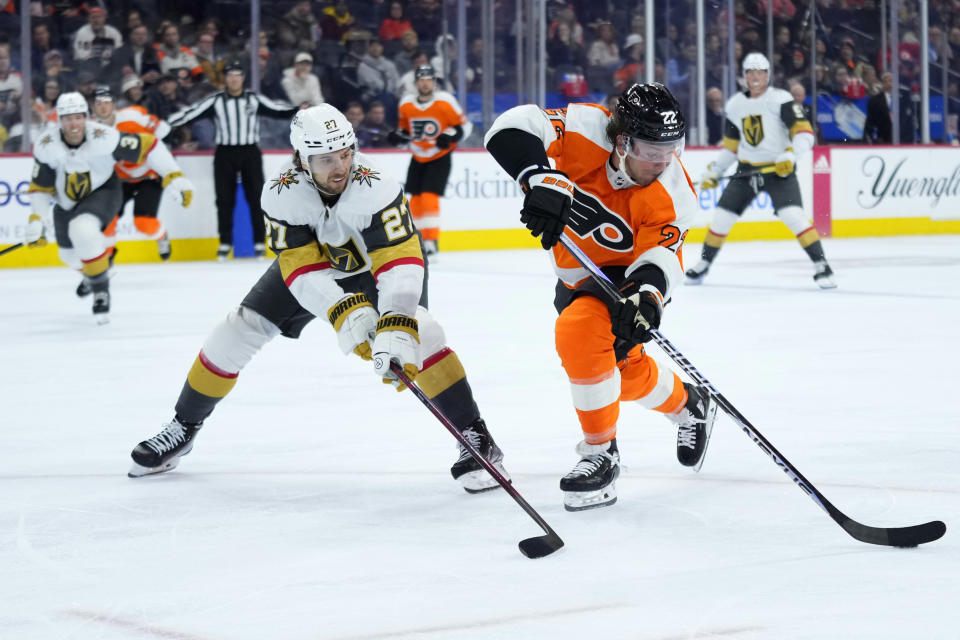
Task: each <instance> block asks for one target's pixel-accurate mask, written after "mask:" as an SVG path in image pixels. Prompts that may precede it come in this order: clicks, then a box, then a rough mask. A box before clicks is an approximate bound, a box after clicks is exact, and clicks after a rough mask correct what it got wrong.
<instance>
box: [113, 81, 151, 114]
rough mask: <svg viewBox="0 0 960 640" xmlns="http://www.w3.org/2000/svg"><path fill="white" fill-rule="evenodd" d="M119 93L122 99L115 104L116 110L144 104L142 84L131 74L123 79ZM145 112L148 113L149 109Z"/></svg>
mask: <svg viewBox="0 0 960 640" xmlns="http://www.w3.org/2000/svg"><path fill="white" fill-rule="evenodd" d="M120 92H121V94H122V96H123V97H122V98H120V100H119V101H118V102H117V108H118V109H123V108H124V107H133V106H142V105H143V103H144V102H145V100H144V94H143V82H142V81H141V80H140V78H138V77H137V76H135V75H134V74H132V73H131V74H130V75H127V76H124V77H123V82H122V83H121V84H120ZM147 111H149V109H147Z"/></svg>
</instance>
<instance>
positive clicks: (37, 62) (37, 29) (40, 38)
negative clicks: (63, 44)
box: [30, 22, 53, 78]
mask: <svg viewBox="0 0 960 640" xmlns="http://www.w3.org/2000/svg"><path fill="white" fill-rule="evenodd" d="M32 34H33V37H32V39H31V40H30V67H31V69H32V70H33V75H34V77H35V78H42V71H43V56H45V55H47V52H48V51H50V50H52V49H53V44H52V41H51V38H50V27H49V26H48V25H47V23H46V22H38V23H36V24H34V25H33V28H32Z"/></svg>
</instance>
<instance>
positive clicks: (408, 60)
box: [393, 29, 420, 76]
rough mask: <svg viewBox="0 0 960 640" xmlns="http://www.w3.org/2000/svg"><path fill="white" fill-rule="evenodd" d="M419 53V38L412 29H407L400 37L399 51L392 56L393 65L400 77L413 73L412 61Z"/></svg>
mask: <svg viewBox="0 0 960 640" xmlns="http://www.w3.org/2000/svg"><path fill="white" fill-rule="evenodd" d="M418 53H420V38H419V37H418V36H417V32H416V31H414V30H413V29H407V30H406V31H405V32H404V33H403V35H402V36H400V51H398V52H397V54H396V55H395V56H393V65H394V66H395V67H396V68H397V73H399V74H400V75H401V76H402V75H403V74H405V73H406V72H408V71H413V68H414V67H413V59H414V58H415V57H416V55H417V54H418Z"/></svg>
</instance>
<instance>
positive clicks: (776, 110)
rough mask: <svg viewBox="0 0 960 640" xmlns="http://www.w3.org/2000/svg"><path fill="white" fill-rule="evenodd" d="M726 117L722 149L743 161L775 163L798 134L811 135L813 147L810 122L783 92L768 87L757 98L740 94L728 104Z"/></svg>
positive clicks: (791, 97) (758, 163) (789, 96)
mask: <svg viewBox="0 0 960 640" xmlns="http://www.w3.org/2000/svg"><path fill="white" fill-rule="evenodd" d="M725 115H726V123H725V125H724V132H723V146H724V148H726V149H729V150H730V151H732V152H733V153H735V154H737V159H738V160H739V161H740V162H743V163H746V164H752V165H766V164H772V163H773V162H775V161H776V159H777V156H779V155H780V154H782V153H783V152H784V151H786V150H787V149H789V148H791V145H792V144H793V140H794V138H795V137H796V136H798V135H809V136H810V144H811V145H812V140H813V127H812V126H811V125H810V121H809V120H807V117H806V115H804V113H803V109H802V108H801V107H800V105H798V104H796V103H795V102H794V101H793V96H791V95H790V94H789V93H788V92H786V91H784V90H783V89H775V88H773V87H769V88H767V90H766V91H765V92H764V93H763V95H761V96H760V97H758V98H751V97H749V95H748V94H746V93H743V92H741V93H738V94H737V95H735V96H733V97H732V98H730V100H728V101H727V105H726V108H725ZM807 146H809V145H804V147H805V148H806V147H807Z"/></svg>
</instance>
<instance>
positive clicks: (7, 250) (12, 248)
mask: <svg viewBox="0 0 960 640" xmlns="http://www.w3.org/2000/svg"><path fill="white" fill-rule="evenodd" d="M22 246H23V243H22V242H18V243H17V244H12V245H10V246H9V247H7V248H5V249H0V256H3V255H6V254H8V253H10V252H11V251H16V250H17V249H19V248H20V247H22Z"/></svg>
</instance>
